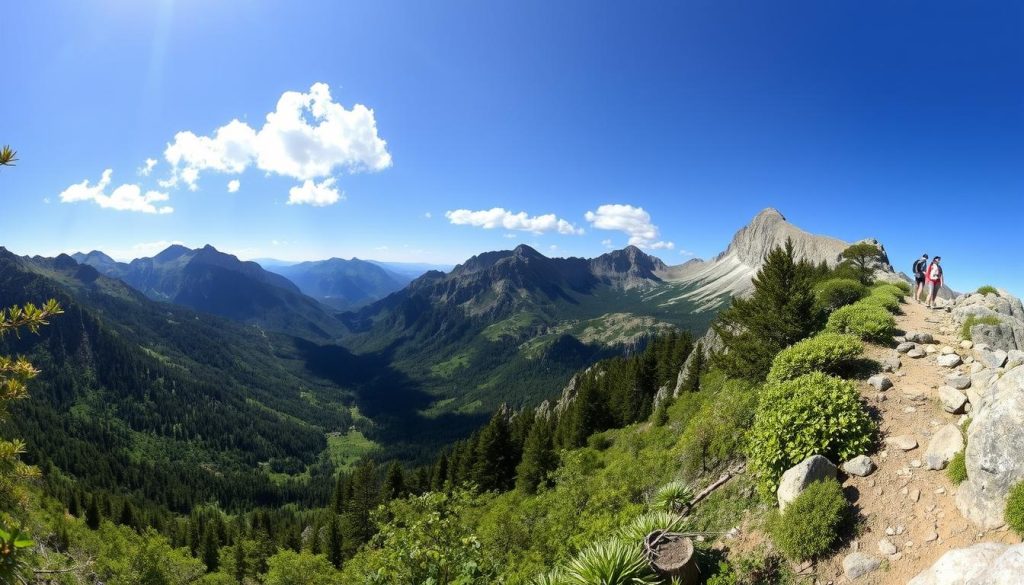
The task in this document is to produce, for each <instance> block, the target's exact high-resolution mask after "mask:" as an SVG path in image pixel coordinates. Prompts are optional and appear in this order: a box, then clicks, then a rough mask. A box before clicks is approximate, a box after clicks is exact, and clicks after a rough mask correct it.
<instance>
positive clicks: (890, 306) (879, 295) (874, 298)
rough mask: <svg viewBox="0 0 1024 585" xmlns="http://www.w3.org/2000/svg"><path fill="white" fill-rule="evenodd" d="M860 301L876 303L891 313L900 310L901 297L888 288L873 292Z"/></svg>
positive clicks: (866, 303) (868, 303) (869, 303)
mask: <svg viewBox="0 0 1024 585" xmlns="http://www.w3.org/2000/svg"><path fill="white" fill-rule="evenodd" d="M860 302H861V303H862V304H865V305H875V306H878V307H882V308H883V309H885V310H886V311H888V312H890V313H894V314H895V313H899V312H900V299H899V297H897V296H896V295H894V294H892V293H891V292H889V291H887V290H886V291H876V292H873V293H871V294H870V295H868V296H866V297H864V299H863V300H861V301H860Z"/></svg>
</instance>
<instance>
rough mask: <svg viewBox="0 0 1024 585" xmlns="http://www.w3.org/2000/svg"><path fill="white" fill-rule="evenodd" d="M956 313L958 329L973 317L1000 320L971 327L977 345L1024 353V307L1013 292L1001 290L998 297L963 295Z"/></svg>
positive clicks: (955, 309)
mask: <svg viewBox="0 0 1024 585" xmlns="http://www.w3.org/2000/svg"><path fill="white" fill-rule="evenodd" d="M952 314H953V321H954V322H955V323H956V325H957V326H958V327H959V326H962V325H963V323H964V322H965V321H966V320H967V319H968V318H970V317H974V318H976V319H978V318H984V317H988V318H993V317H994V318H996V319H998V320H999V323H998V324H994V325H992V324H984V323H980V324H977V325H974V326H973V327H971V339H972V340H973V342H974V344H975V345H978V344H984V345H987V346H989V348H990V349H991V350H993V351H994V350H1002V351H1006V352H1009V351H1011V350H1024V304H1022V303H1021V301H1020V299H1018V298H1016V297H1014V296H1013V295H1011V294H1010V293H1008V292H1006V291H1004V290H1000V291H999V293H998V294H991V293H990V294H987V295H982V294H978V293H972V294H969V295H962V296H960V297H957V299H956V301H955V303H954V306H953V310H952Z"/></svg>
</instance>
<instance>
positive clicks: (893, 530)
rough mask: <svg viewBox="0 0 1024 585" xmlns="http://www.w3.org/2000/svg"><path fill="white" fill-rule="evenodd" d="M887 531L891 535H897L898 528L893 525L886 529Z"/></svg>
mask: <svg viewBox="0 0 1024 585" xmlns="http://www.w3.org/2000/svg"><path fill="white" fill-rule="evenodd" d="M885 533H886V534H887V535H889V536H896V529H895V528H893V527H892V526H889V527H887V528H886V529H885Z"/></svg>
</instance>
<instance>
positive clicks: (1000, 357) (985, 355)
mask: <svg viewBox="0 0 1024 585" xmlns="http://www.w3.org/2000/svg"><path fill="white" fill-rule="evenodd" d="M974 356H975V357H976V358H978V361H979V362H981V363H982V364H984V365H985V367H987V368H1001V367H1003V364H1005V363H1006V358H1007V353H1006V352H1005V351H1003V350H1001V349H994V350H988V349H980V350H976V351H975V352H974Z"/></svg>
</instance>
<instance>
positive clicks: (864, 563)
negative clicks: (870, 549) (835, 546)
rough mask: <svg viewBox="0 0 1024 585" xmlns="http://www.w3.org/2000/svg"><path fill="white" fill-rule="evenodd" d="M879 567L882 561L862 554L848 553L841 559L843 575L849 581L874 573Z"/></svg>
mask: <svg viewBox="0 0 1024 585" xmlns="http://www.w3.org/2000/svg"><path fill="white" fill-rule="evenodd" d="M881 566H882V559H879V558H878V557H873V556H871V555H869V554H864V553H862V552H855V553H850V554H848V555H846V556H845V557H843V573H844V574H846V578H847V579H850V580H851V581H852V580H853V579H857V578H858V577H863V576H864V575H867V574H868V573H871V572H873V571H876V570H878V567H881Z"/></svg>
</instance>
